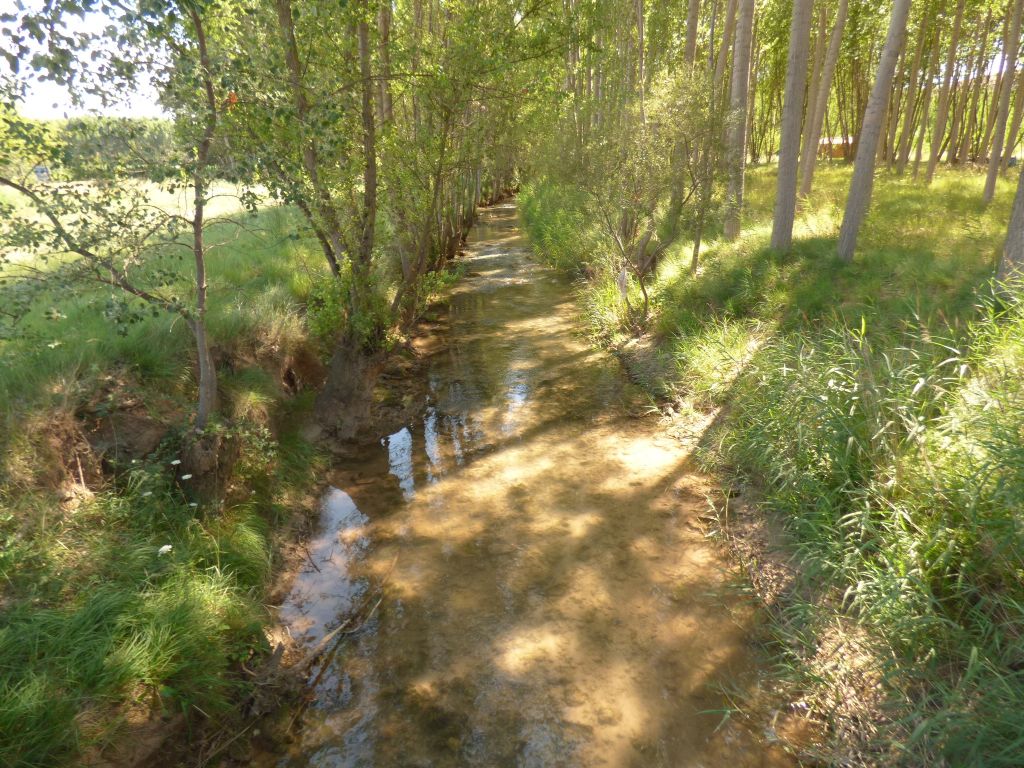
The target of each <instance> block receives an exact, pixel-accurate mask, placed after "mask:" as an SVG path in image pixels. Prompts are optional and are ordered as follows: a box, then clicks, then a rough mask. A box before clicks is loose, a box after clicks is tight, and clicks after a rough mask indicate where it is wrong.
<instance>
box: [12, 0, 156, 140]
mask: <svg viewBox="0 0 1024 768" xmlns="http://www.w3.org/2000/svg"><path fill="white" fill-rule="evenodd" d="M11 2H12V0H0V7H3V6H6V5H7V4H8V3H11ZM69 18H70V19H71V23H72V24H74V26H75V27H77V28H78V29H81V30H82V31H95V32H100V31H101V30H103V29H104V28H105V27H106V26H107V25H109V24H110V21H109V19H107V18H106V17H104V16H103V15H102V14H100V13H95V12H93V13H88V14H86V15H85V17H84V18H82V19H79V18H77V17H69ZM69 26H70V24H69ZM22 71H23V73H25V74H26V75H27V76H24V77H22V78H21V79H22V82H24V83H25V85H26V89H25V99H24V101H23V102H22V103H21V105H20V107H19V110H18V111H19V112H20V113H21V114H22V115H24V116H25V117H29V118H34V119H38V120H49V119H55V118H62V117H75V116H80V115H96V114H100V115H111V116H116V117H167V113H166V112H165V111H164V110H163V109H162V108H161V107H160V104H159V103H158V98H157V92H156V89H155V88H154V87H153V86H152V84H151V83H150V82H148V81H147V80H140V81H138V82H136V84H135V86H136V88H135V90H134V91H133V92H128V93H124V94H123V95H122V98H121V99H119V103H117V104H113V105H109V106H104V105H103V104H102V103H101V101H100V100H99V98H98V97H94V96H86V97H85V99H84V104H82V105H77V106H76V105H74V104H72V103H71V97H70V95H69V94H68V92H67V90H66V89H65V88H63V87H62V86H60V85H57V84H56V83H52V82H48V81H39V80H38V79H36V78H35V77H34V73H32V70H31V68H30V67H27V66H25V67H23V69H22Z"/></svg>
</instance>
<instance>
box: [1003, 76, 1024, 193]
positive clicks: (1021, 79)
mask: <svg viewBox="0 0 1024 768" xmlns="http://www.w3.org/2000/svg"><path fill="white" fill-rule="evenodd" d="M1022 122H1024V71H1022V72H1021V73H1020V75H1018V77H1017V90H1016V92H1015V93H1014V97H1013V117H1012V118H1011V119H1010V132H1009V133H1008V134H1007V135H1006V143H1005V145H1004V147H1003V160H1002V162H1001V163H1000V165H999V172H1000V173H1004V174H1005V173H1006V171H1007V169H1008V168H1009V167H1010V158H1012V157H1013V153H1014V152H1015V151H1016V149H1017V144H1018V142H1019V139H1020V126H1021V123H1022Z"/></svg>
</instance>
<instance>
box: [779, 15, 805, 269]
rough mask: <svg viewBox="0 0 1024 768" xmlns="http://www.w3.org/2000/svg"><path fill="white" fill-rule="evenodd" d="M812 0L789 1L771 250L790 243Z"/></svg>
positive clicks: (791, 238) (780, 249)
mask: <svg viewBox="0 0 1024 768" xmlns="http://www.w3.org/2000/svg"><path fill="white" fill-rule="evenodd" d="M813 7H814V3H813V0H793V15H792V19H791V22H790V27H789V57H788V59H787V62H786V93H785V97H784V99H785V100H784V102H783V108H782V129H781V139H780V143H779V175H778V179H777V182H776V187H775V215H774V217H773V220H772V239H771V247H772V248H774V249H776V250H779V251H788V250H789V249H790V246H791V245H792V243H793V220H794V217H795V216H796V183H797V178H796V174H797V164H798V163H799V160H800V124H801V117H802V115H803V106H804V84H805V83H806V81H807V42H808V38H809V37H810V32H811V11H812V10H813Z"/></svg>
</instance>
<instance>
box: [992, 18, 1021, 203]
mask: <svg viewBox="0 0 1024 768" xmlns="http://www.w3.org/2000/svg"><path fill="white" fill-rule="evenodd" d="M1022 9H1024V0H1015V2H1014V3H1013V12H1012V13H1013V16H1012V20H1011V21H1010V27H1009V29H1010V32H1009V36H1008V37H1007V39H1006V42H1007V45H1006V47H1005V48H1004V49H1003V50H1004V63H1003V73H1004V74H1003V87H1002V89H1001V90H1000V92H999V105H998V110H999V112H998V114H997V115H996V125H995V135H994V136H993V137H992V151H991V152H989V158H988V175H987V176H986V177H985V192H984V195H983V199H984V200H985V202H986V203H991V202H992V198H993V197H995V194H996V179H997V178H999V166H1000V163H1001V162H1002V159H1003V142H1004V141H1005V140H1006V121H1007V120H1008V119H1009V115H1010V92H1011V91H1012V90H1013V80H1014V74H1015V73H1016V71H1017V52H1018V51H1019V50H1020V22H1021V10H1022Z"/></svg>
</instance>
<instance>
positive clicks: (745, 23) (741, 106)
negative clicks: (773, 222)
mask: <svg viewBox="0 0 1024 768" xmlns="http://www.w3.org/2000/svg"><path fill="white" fill-rule="evenodd" d="M739 5H740V7H739V18H738V20H737V23H736V45H735V47H734V49H733V50H734V52H733V62H732V86H731V89H730V91H731V95H730V104H729V106H730V115H729V129H728V130H729V141H728V149H727V152H728V164H729V187H728V191H727V192H726V210H725V236H726V238H728V239H730V240H732V239H735V238H736V236H737V235H739V233H740V218H741V216H742V213H743V177H744V175H745V171H746V162H747V91H748V86H749V78H750V46H751V43H752V35H753V29H754V0H740V4H739Z"/></svg>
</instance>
